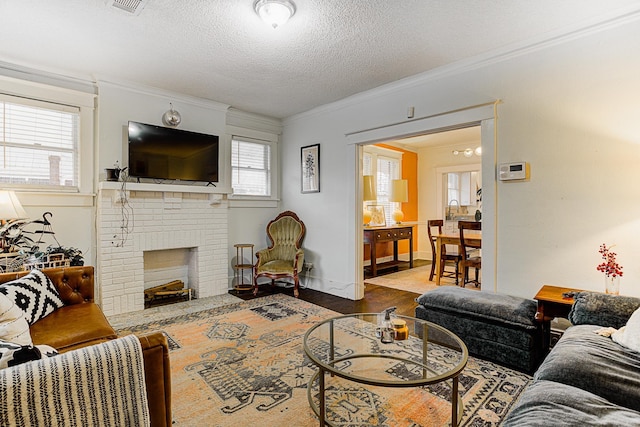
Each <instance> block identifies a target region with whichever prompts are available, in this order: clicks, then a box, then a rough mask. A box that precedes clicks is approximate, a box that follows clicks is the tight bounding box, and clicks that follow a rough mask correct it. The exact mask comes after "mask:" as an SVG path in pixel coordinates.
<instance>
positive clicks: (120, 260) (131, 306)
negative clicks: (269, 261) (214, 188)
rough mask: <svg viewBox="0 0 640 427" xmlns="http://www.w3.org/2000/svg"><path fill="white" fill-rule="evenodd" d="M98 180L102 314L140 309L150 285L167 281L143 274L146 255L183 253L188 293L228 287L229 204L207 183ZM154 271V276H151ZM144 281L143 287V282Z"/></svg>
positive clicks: (98, 296) (98, 291) (204, 293)
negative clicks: (146, 289) (99, 182)
mask: <svg viewBox="0 0 640 427" xmlns="http://www.w3.org/2000/svg"><path fill="white" fill-rule="evenodd" d="M121 185H122V183H118V182H114V183H101V186H100V191H99V194H98V204H97V210H98V224H97V228H98V242H97V246H98V250H97V257H98V263H97V264H98V265H97V268H96V271H97V281H96V287H97V288H96V300H97V301H98V302H99V303H100V305H101V307H102V309H103V311H104V312H105V314H106V315H114V314H120V313H127V312H130V311H137V310H142V309H144V289H145V287H148V286H149V283H160V282H162V281H163V280H166V282H170V281H171V280H174V279H182V278H181V277H173V276H172V275H175V274H176V273H172V271H174V270H175V268H173V269H172V268H167V269H166V271H167V277H166V278H162V277H158V271H162V269H159V268H155V269H154V270H153V272H152V273H150V272H147V273H146V275H147V277H146V278H145V258H146V259H147V264H149V262H148V259H149V258H150V257H154V256H155V257H158V260H159V261H158V262H156V263H155V264H156V265H157V264H158V263H161V262H162V257H163V256H164V257H166V256H171V254H172V253H176V251H177V253H179V252H180V251H187V252H188V253H189V254H190V256H189V261H188V263H187V264H188V265H186V267H185V268H186V269H187V270H188V275H186V276H185V277H188V282H189V283H185V285H186V287H188V288H191V289H192V292H193V296H194V297H196V298H203V297H207V296H213V295H221V294H224V293H226V292H227V290H228V264H229V262H228V253H229V252H228V244H227V229H228V227H227V223H228V221H227V215H228V202H227V200H226V198H225V197H224V196H223V195H221V194H215V193H212V192H211V187H202V186H197V187H196V186H181V185H162V184H138V183H127V186H126V189H125V190H123V189H122V188H121ZM165 264H171V263H166V262H165ZM151 275H153V277H151ZM145 283H146V285H145Z"/></svg>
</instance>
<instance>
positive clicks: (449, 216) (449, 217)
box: [447, 199, 460, 220]
mask: <svg viewBox="0 0 640 427" xmlns="http://www.w3.org/2000/svg"><path fill="white" fill-rule="evenodd" d="M453 202H456V204H457V205H458V207H457V208H456V213H458V211H460V202H458V201H457V200H456V199H451V200H450V201H449V207H448V208H447V219H448V220H451V219H453V218H452V217H451V205H452V204H453Z"/></svg>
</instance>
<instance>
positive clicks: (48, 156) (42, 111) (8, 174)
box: [0, 94, 80, 189]
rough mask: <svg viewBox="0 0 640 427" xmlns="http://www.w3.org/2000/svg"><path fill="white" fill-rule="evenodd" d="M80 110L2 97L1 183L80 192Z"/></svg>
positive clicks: (0, 100)
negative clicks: (62, 188) (68, 189)
mask: <svg viewBox="0 0 640 427" xmlns="http://www.w3.org/2000/svg"><path fill="white" fill-rule="evenodd" d="M79 125H80V109H79V108H77V107H71V106H66V105H59V104H53V103H48V102H43V101H38V100H33V99H27V98H19V97H13V96H9V95H2V94H0V149H1V152H0V183H2V184H4V185H8V186H13V187H40V188H50V189H54V188H59V187H64V188H70V187H71V188H77V187H78V170H79V165H78V146H79Z"/></svg>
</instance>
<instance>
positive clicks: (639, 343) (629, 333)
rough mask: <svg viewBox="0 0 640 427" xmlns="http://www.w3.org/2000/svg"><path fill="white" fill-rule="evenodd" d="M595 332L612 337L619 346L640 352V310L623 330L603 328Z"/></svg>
mask: <svg viewBox="0 0 640 427" xmlns="http://www.w3.org/2000/svg"><path fill="white" fill-rule="evenodd" d="M594 332H595V333H596V334H598V335H602V336H604V337H609V336H610V337H611V339H612V340H614V341H615V342H617V343H618V344H620V345H622V346H624V347H627V348H630V349H631V350H634V351H637V352H640V308H639V309H637V310H636V311H634V312H633V314H632V315H631V317H630V318H629V321H628V322H627V324H626V325H625V326H623V327H622V328H620V329H616V328H601V329H598V330H596V331H594Z"/></svg>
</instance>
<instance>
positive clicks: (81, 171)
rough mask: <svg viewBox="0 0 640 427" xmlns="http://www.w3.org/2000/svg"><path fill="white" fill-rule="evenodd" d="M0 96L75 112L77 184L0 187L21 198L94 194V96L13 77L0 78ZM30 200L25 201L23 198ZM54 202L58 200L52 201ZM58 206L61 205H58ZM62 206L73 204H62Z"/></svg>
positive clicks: (9, 185) (82, 203)
mask: <svg viewBox="0 0 640 427" xmlns="http://www.w3.org/2000/svg"><path fill="white" fill-rule="evenodd" d="M0 94H3V95H7V96H10V97H18V98H27V99H31V100H34V101H36V102H44V103H51V104H59V105H67V106H70V107H73V108H78V109H79V110H80V111H79V119H78V146H77V147H76V151H77V161H78V166H77V174H78V182H77V185H76V186H75V187H64V186H56V187H51V188H48V187H46V186H30V185H11V184H7V185H4V186H3V187H5V188H7V189H12V190H16V191H17V192H19V193H21V194H25V195H26V194H34V195H35V194H38V193H39V194H49V195H56V194H60V195H65V194H69V195H71V194H80V195H87V196H90V195H92V194H93V192H94V188H93V187H94V176H93V175H94V164H93V155H94V129H93V124H94V108H95V106H94V104H95V98H96V95H95V94H94V93H89V92H81V91H78V90H73V89H66V88H62V87H57V86H51V85H48V84H44V83H39V82H34V81H26V80H20V79H16V78H13V77H8V76H4V75H0ZM25 198H26V199H30V198H29V197H25ZM56 200H58V199H56ZM65 200H67V199H65ZM60 202H61V201H60ZM60 202H58V201H56V202H55V203H56V204H57V203H60ZM63 203H71V204H73V205H75V203H73V202H71V201H68V200H67V201H66V202H63ZM77 203H80V204H81V205H83V206H84V205H86V204H87V202H85V201H81V200H78V201H77Z"/></svg>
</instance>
